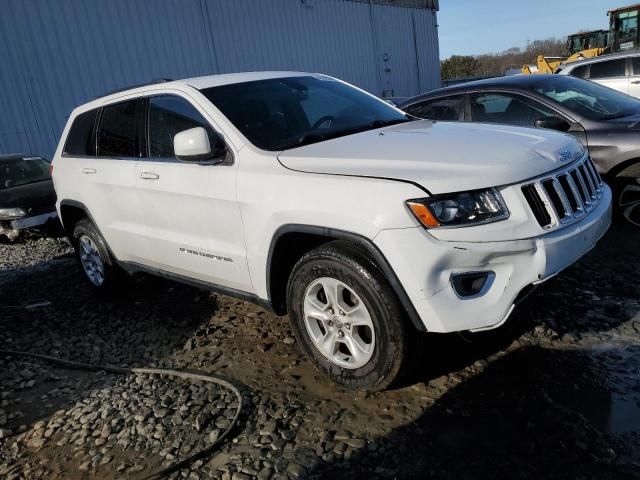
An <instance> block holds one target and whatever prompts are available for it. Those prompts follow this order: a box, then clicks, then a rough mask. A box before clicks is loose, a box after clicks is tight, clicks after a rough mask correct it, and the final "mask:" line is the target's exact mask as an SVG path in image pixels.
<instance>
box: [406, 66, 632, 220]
mask: <svg viewBox="0 0 640 480" xmlns="http://www.w3.org/2000/svg"><path fill="white" fill-rule="evenodd" d="M399 108H401V109H403V110H404V111H406V112H407V113H409V114H411V115H414V116H416V117H420V118H427V119H431V120H446V121H464V122H482V123H502V124H505V125H516V126H525V127H542V128H548V129H554V130H559V131H563V132H567V133H570V134H572V135H574V136H575V137H576V138H577V139H578V140H580V141H581V142H582V144H583V145H584V146H585V147H587V148H588V149H589V152H590V155H591V159H592V160H593V162H594V163H595V165H596V167H597V168H598V171H599V172H600V173H602V174H603V175H604V178H605V180H606V181H607V182H608V183H609V185H611V186H612V187H613V189H614V199H615V200H614V203H615V205H616V210H617V212H618V214H619V215H620V217H621V218H623V219H624V220H626V221H627V222H629V223H631V224H633V225H635V226H637V227H638V226H640V183H639V182H640V100H637V99H635V98H632V97H629V96H627V95H623V94H621V93H619V92H616V91H615V90H612V89H610V88H606V87H603V86H601V85H598V84H596V83H593V82H589V81H586V80H581V79H578V78H573V77H569V76H559V75H519V76H513V77H498V78H492V79H488V80H482V81H478V82H469V83H465V84H462V85H456V86H455V87H450V88H443V89H439V90H434V91H432V92H429V93H427V94H424V95H419V96H417V97H414V98H412V99H410V100H408V101H407V102H405V103H403V104H401V105H400V106H399Z"/></svg>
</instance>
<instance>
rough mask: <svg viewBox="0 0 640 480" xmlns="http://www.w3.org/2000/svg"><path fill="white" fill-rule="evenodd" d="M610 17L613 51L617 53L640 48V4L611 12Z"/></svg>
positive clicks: (610, 43)
mask: <svg viewBox="0 0 640 480" xmlns="http://www.w3.org/2000/svg"><path fill="white" fill-rule="evenodd" d="M608 15H609V31H610V32H611V33H610V34H609V42H608V43H609V45H610V46H611V51H612V52H614V53H616V52H625V51H628V50H637V49H638V48H640V30H639V29H638V27H639V25H638V18H640V3H636V4H635V5H629V6H628V7H622V8H616V9H615V10H609V12H608Z"/></svg>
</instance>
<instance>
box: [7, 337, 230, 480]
mask: <svg viewBox="0 0 640 480" xmlns="http://www.w3.org/2000/svg"><path fill="white" fill-rule="evenodd" d="M0 355H6V356H8V355H13V356H20V357H31V358H37V359H39V360H44V361H45V362H50V363H55V364H58V365H60V366H63V367H67V368H69V369H74V370H89V371H105V372H112V373H120V374H132V373H135V374H139V375H166V376H169V377H175V378H182V379H185V380H196V381H202V382H209V383H215V384H216V385H219V386H221V387H224V388H226V389H228V390H231V391H232V392H233V393H234V394H235V396H236V398H237V399H238V406H237V407H236V413H235V415H234V416H233V419H232V420H231V422H230V424H229V426H228V427H227V428H226V430H225V431H224V432H223V433H222V435H220V436H219V437H218V438H217V439H216V441H215V442H213V443H212V444H211V445H209V446H208V447H206V448H204V449H202V450H200V451H198V452H196V453H194V454H193V455H191V456H189V457H187V458H185V459H184V460H180V461H178V462H175V463H172V464H171V465H169V466H168V467H166V468H163V469H162V470H158V471H157V472H155V473H152V474H151V475H148V476H146V477H144V479H145V480H153V479H159V478H162V477H165V476H167V475H169V474H171V473H173V472H176V471H178V470H181V469H183V468H186V467H188V466H189V465H190V464H191V463H193V462H194V461H196V460H197V459H199V458H203V457H205V456H208V455H210V454H211V453H212V452H213V451H214V450H215V449H216V448H218V446H219V445H220V444H221V443H222V441H223V440H224V439H225V438H226V437H227V436H228V435H229V433H230V432H231V431H232V430H233V429H234V428H235V426H236V425H237V423H238V419H239V418H240V412H241V411H242V400H243V398H242V394H241V393H240V390H239V389H238V387H236V386H235V385H233V384H232V383H231V382H229V381H227V380H224V379H222V378H219V377H213V376H211V375H205V374H202V373H197V372H188V371H183V370H172V369H165V368H127V367H116V366H112V365H93V364H91V363H82V362H73V361H71V360H63V359H61V358H56V357H51V356H49V355H41V354H39V353H31V352H21V351H15V350H0Z"/></svg>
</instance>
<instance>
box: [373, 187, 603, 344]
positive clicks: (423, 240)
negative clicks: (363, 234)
mask: <svg viewBox="0 0 640 480" xmlns="http://www.w3.org/2000/svg"><path fill="white" fill-rule="evenodd" d="M610 224H611V191H610V190H609V189H608V188H606V189H605V191H604V192H603V197H602V198H601V200H600V201H599V203H598V205H597V207H596V208H595V209H594V210H593V211H591V212H590V213H589V214H588V215H587V216H586V217H584V218H582V219H581V220H580V221H578V222H576V223H574V224H571V225H569V226H567V227H565V228H562V229H559V230H555V231H553V232H550V233H548V234H545V235H541V236H538V237H534V238H528V239H523V240H513V241H506V242H485V243H482V242H451V241H440V240H436V239H435V238H434V237H433V236H432V235H430V234H428V233H427V232H426V231H425V230H424V229H422V228H420V227H418V228H407V229H391V230H383V231H381V232H380V233H379V234H378V235H377V236H376V238H375V240H374V241H375V243H376V245H377V246H378V248H380V250H381V251H382V253H383V254H384V255H385V256H386V258H387V260H388V261H389V262H390V263H391V265H392V267H393V269H394V270H395V273H396V275H397V276H398V278H399V279H400V281H401V283H402V285H403V286H404V288H405V290H406V292H407V295H408V296H409V298H410V299H411V301H412V303H413V305H414V307H415V309H416V311H417V312H418V314H419V315H420V318H421V319H422V322H423V323H424V325H425V327H426V329H427V330H428V331H431V332H454V331H461V330H485V329H490V328H496V327H498V326H500V325H501V324H502V323H504V322H505V321H506V320H507V318H508V316H509V314H510V313H511V311H512V310H513V307H514V302H515V300H516V299H517V297H518V295H519V294H520V292H521V291H522V290H524V289H525V288H527V287H529V286H530V285H532V284H537V283H541V282H543V281H545V280H547V279H549V278H551V277H552V276H554V275H556V274H557V273H558V272H560V271H562V270H563V269H565V268H566V267H568V266H569V265H571V264H573V263H574V262H575V261H576V260H578V259H579V258H580V257H582V256H583V255H584V254H585V253H587V252H588V251H589V250H591V249H592V248H593V247H594V246H595V244H596V243H597V242H598V240H600V238H602V236H603V235H604V234H605V232H606V231H607V229H608V228H609V225H610ZM478 271H486V272H493V274H494V276H493V278H492V283H491V285H490V287H489V288H487V289H486V291H484V292H483V294H482V295H479V296H474V297H469V298H460V297H459V296H458V295H457V294H456V292H455V290H454V289H453V287H452V284H451V278H452V276H453V275H455V274H459V273H467V272H478Z"/></svg>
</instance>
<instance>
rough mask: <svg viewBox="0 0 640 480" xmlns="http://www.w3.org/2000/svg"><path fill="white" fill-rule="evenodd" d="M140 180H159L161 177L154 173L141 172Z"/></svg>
mask: <svg viewBox="0 0 640 480" xmlns="http://www.w3.org/2000/svg"><path fill="white" fill-rule="evenodd" d="M140 178H142V179H143V180H158V179H159V178H160V175H158V174H157V173H154V172H140Z"/></svg>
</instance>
